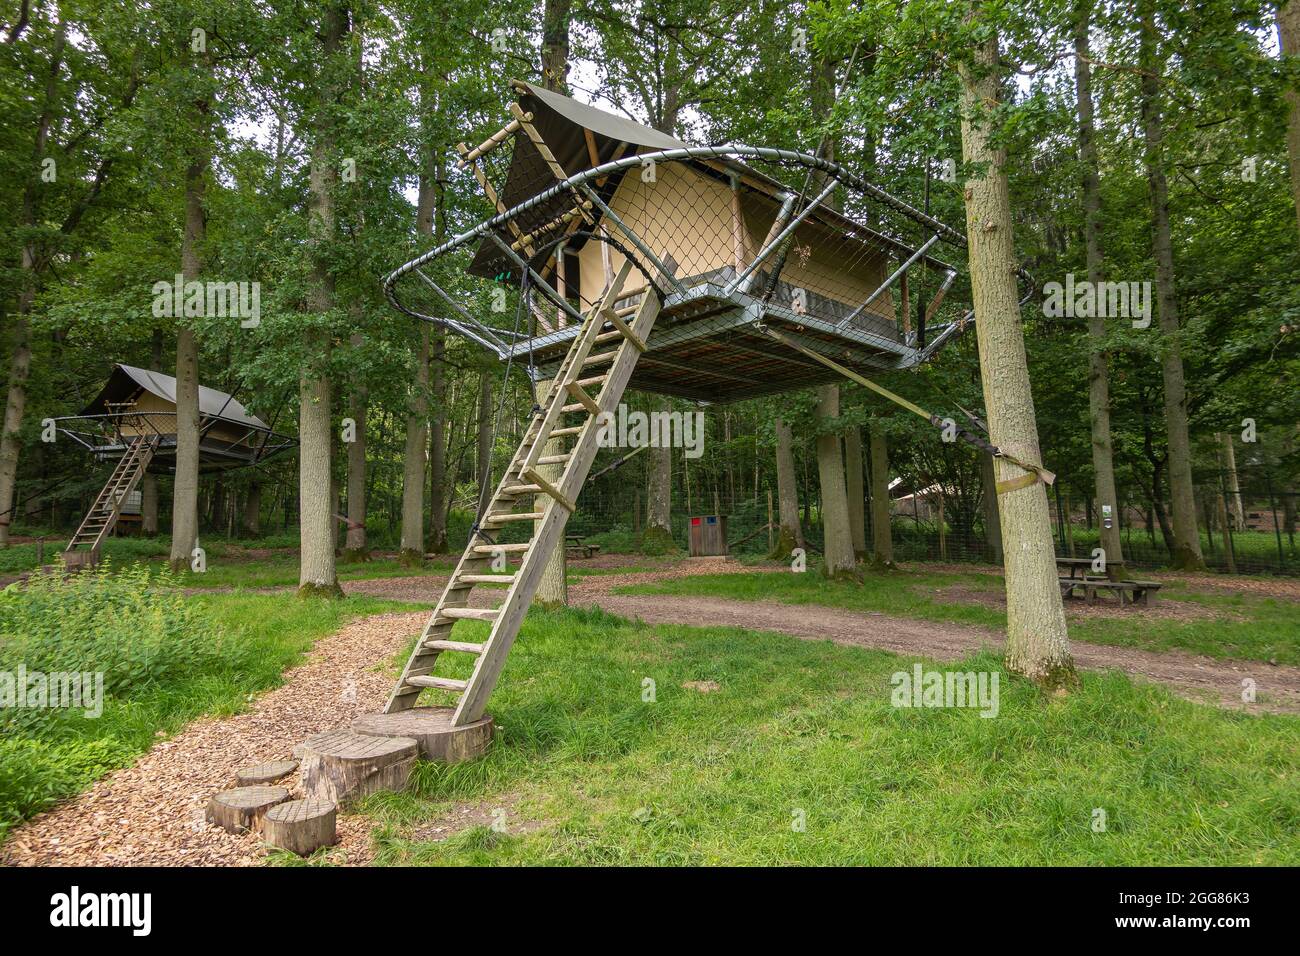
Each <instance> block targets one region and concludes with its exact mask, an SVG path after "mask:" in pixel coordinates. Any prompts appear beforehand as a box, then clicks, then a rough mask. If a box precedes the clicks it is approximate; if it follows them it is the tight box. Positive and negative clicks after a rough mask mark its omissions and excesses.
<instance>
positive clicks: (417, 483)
mask: <svg viewBox="0 0 1300 956" xmlns="http://www.w3.org/2000/svg"><path fill="white" fill-rule="evenodd" d="M428 388H429V326H428V325H427V324H426V325H424V326H422V327H421V329H420V348H419V351H418V352H417V353H416V356H415V381H414V382H413V383H412V389H411V400H410V403H409V404H408V406H407V414H406V451H405V453H404V457H403V459H402V460H403V465H402V542H401V554H400V556H399V560H400V561H401V563H402V564H405V565H408V566H413V565H418V564H421V563H423V561H424V461H425V442H426V438H427V431H426V422H427V420H428V414H429V399H428Z"/></svg>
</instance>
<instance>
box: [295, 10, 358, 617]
mask: <svg viewBox="0 0 1300 956" xmlns="http://www.w3.org/2000/svg"><path fill="white" fill-rule="evenodd" d="M348 22H349V21H348V8H347V6H346V5H343V4H337V3H336V4H333V5H331V6H329V7H328V8H326V10H325V12H324V22H323V24H322V33H321V54H322V59H323V60H324V61H325V62H327V63H328V62H329V61H330V60H331V59H333V58H334V57H335V56H336V54H337V53H338V52H339V50H340V49H341V47H342V45H343V39H344V37H345V35H346V34H347V32H348ZM320 95H321V102H322V104H328V103H330V102H331V100H332V98H333V96H334V90H333V89H332V88H331V86H330V84H326V85H325V87H323V88H322V90H321V94H320ZM333 146H334V136H333V131H332V129H331V128H330V123H329V121H328V120H326V121H324V125H323V127H322V128H320V130H319V131H318V132H317V133H316V137H315V142H313V144H312V149H311V168H310V191H309V195H308V199H307V217H308V236H309V240H310V241H309V249H310V255H311V259H312V270H311V271H312V275H311V284H310V286H309V287H308V290H307V307H308V308H309V309H310V310H311V311H313V312H317V313H324V312H329V311H331V310H332V309H333V308H334V275H333V273H332V272H331V271H330V267H329V251H328V247H329V243H330V240H331V239H332V238H333V236H334V185H335V180H336V178H337V174H336V171H335V167H334V157H333V156H332V155H331V154H332V152H333ZM306 338H307V345H308V356H309V358H308V361H307V363H305V364H304V366H303V370H302V374H301V376H300V378H299V390H298V404H299V417H298V432H299V439H298V440H299V448H298V460H299V465H298V495H299V503H298V523H299V536H300V539H301V549H302V559H301V561H302V563H301V568H300V570H299V585H298V593H299V594H300V595H302V596H311V595H317V594H319V595H324V596H329V597H342V595H343V591H342V589H341V588H340V587H339V583H338V572H337V569H336V567H335V563H334V542H335V518H334V494H333V491H334V488H333V484H334V483H333V469H332V467H331V462H330V457H331V452H332V451H333V448H334V440H333V438H334V436H333V430H332V429H331V427H330V412H331V409H332V407H333V383H332V382H331V380H330V350H331V349H330V346H331V338H330V333H329V331H328V330H326V329H322V330H319V331H313V332H311V333H310V334H308V336H307V337H306Z"/></svg>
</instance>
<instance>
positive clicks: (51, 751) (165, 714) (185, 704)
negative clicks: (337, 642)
mask: <svg viewBox="0 0 1300 956" xmlns="http://www.w3.org/2000/svg"><path fill="white" fill-rule="evenodd" d="M185 600H186V601H187V606H188V607H191V608H192V609H193V610H194V612H195V614H196V616H197V618H198V619H199V620H201V621H203V622H205V623H206V624H207V625H208V627H209V628H210V634H211V635H212V636H213V638H214V640H215V639H217V636H218V635H223V634H224V635H225V638H224V641H225V644H224V646H223V651H222V654H221V655H219V656H215V655H214V656H213V657H209V658H207V659H205V660H202V661H200V662H198V663H197V664H195V666H191V667H188V668H185V669H184V670H183V671H176V670H173V671H169V672H167V673H166V674H163V675H162V676H161V677H160V678H159V679H157V680H148V681H146V682H144V683H143V684H142V685H141V686H136V687H133V688H132V689H131V691H130V693H127V694H123V695H121V696H113V695H106V699H105V702H104V709H103V714H102V715H101V716H100V717H98V718H95V719H88V718H86V717H85V716H83V715H82V714H81V713H80V712H75V711H62V712H58V713H50V712H43V714H42V715H40V716H41V719H40V720H38V721H29V722H22V721H19V722H18V723H17V726H16V728H15V727H10V728H8V729H7V731H6V733H5V734H4V736H3V739H0V840H2V839H3V837H4V835H5V833H6V832H7V830H8V829H9V828H10V827H11V826H13V824H15V823H17V822H18V821H20V820H22V819H25V818H27V817H29V816H31V815H32V814H34V813H37V812H39V811H40V810H42V809H44V808H46V807H48V806H50V805H51V804H52V803H54V802H56V801H58V800H60V799H63V798H66V797H69V796H72V795H74V794H76V793H78V792H80V791H81V790H83V789H85V788H86V787H87V786H89V785H90V784H91V783H92V782H94V781H95V780H96V779H98V778H99V777H101V776H103V775H104V774H106V773H108V772H110V771H112V770H115V769H117V768H119V767H125V766H129V765H130V764H132V763H133V762H134V761H135V759H136V758H137V757H138V756H139V755H140V754H141V753H143V752H145V751H146V750H148V749H149V748H150V747H152V746H153V745H154V744H155V743H157V741H158V738H159V735H160V734H161V735H162V736H169V735H171V734H174V733H176V732H177V731H179V730H180V729H181V728H183V727H184V726H185V725H186V724H187V723H188V722H189V721H191V720H193V719H195V718H196V717H200V716H203V715H227V714H233V713H236V712H238V711H240V710H243V709H244V708H245V707H247V705H248V702H249V701H250V700H251V695H253V694H255V693H257V692H258V691H262V690H266V689H268V688H271V687H274V686H276V685H278V684H279V683H280V682H281V673H282V672H283V671H284V670H285V669H286V668H287V667H290V666H292V665H293V664H294V663H296V662H297V661H298V660H299V659H300V658H301V657H302V655H303V653H304V652H305V651H306V650H308V649H309V648H310V647H311V645H312V644H313V643H314V642H315V640H316V639H317V638H320V637H323V636H325V635H327V634H330V633H332V632H334V631H336V630H337V629H338V628H340V627H341V626H343V624H345V623H346V622H347V621H349V620H351V619H353V618H355V617H358V616H362V615H366V614H376V613H380V612H382V611H386V610H392V609H398V608H400V609H403V610H405V609H406V608H405V607H404V606H402V605H400V604H395V603H393V602H381V601H373V600H366V599H349V600H347V601H300V600H298V599H297V598H296V597H293V596H288V595H248V594H219V595H203V596H201V597H191V598H188V599H185ZM123 613H124V614H127V613H131V608H126V609H124V611H123ZM141 613H146V614H147V613H152V612H151V611H149V610H143V611H142V612H141ZM129 623H130V622H129V620H128V622H127V624H128V626H129ZM141 626H144V625H143V624H142V625H141ZM202 636H203V635H200V637H202ZM125 656H126V655H124V657H125ZM8 666H9V665H8V664H6V665H5V667H6V668H7V667H8ZM114 666H117V665H114ZM69 669H71V668H69ZM111 679H112V673H111V671H110V674H109V676H108V678H106V680H109V681H111ZM20 716H21V715H20Z"/></svg>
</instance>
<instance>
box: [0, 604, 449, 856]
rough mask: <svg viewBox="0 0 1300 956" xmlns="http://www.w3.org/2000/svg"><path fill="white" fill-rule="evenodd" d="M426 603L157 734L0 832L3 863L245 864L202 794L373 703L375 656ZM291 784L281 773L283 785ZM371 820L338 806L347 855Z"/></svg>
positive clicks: (380, 694)
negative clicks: (131, 757)
mask: <svg viewBox="0 0 1300 956" xmlns="http://www.w3.org/2000/svg"><path fill="white" fill-rule="evenodd" d="M425 617H426V615H425V613H424V612H422V611H412V612H411V613H407V614H381V615H376V616H374V617H369V618H365V619H362V620H359V621H354V622H353V623H351V624H349V625H348V626H347V627H345V628H343V629H342V630H341V631H339V632H338V633H337V634H333V635H331V636H329V637H325V638H322V639H321V640H319V641H317V642H316V645H315V647H314V648H313V649H312V651H311V652H310V654H309V655H308V656H307V659H306V660H305V661H304V662H303V663H302V664H301V665H300V666H298V667H295V668H293V669H291V670H289V671H288V672H287V673H286V674H285V683H284V684H283V685H282V686H280V687H277V688H275V689H274V690H271V691H268V692H267V693H265V694H262V695H261V696H260V697H258V698H257V700H256V701H255V702H254V703H253V705H252V706H251V707H250V708H249V710H248V711H247V712H245V713H242V714H237V715H235V716H233V717H221V718H205V719H201V720H197V721H195V722H194V723H192V724H190V725H189V726H188V727H186V728H185V730H183V731H182V732H181V733H179V734H177V735H176V736H175V737H172V738H171V739H170V740H164V741H160V742H159V743H158V744H157V745H155V746H154V748H153V749H152V750H150V751H149V752H148V753H147V754H145V755H144V756H142V757H141V758H140V759H139V760H138V761H137V762H136V763H135V765H133V766H131V767H128V768H126V769H124V770H119V771H117V772H116V773H113V774H110V775H109V776H107V777H105V778H104V779H102V780H100V781H99V782H98V783H96V784H95V785H94V786H92V787H91V788H90V789H89V790H87V791H86V792H85V793H83V794H81V795H80V796H78V797H74V798H73V799H71V800H69V801H68V802H66V803H63V804H60V805H59V806H58V807H56V808H55V809H53V810H51V811H49V812H47V813H43V814H40V815H39V816H37V817H34V818H33V819H31V820H29V821H28V822H27V823H25V824H23V825H22V826H20V827H18V828H16V829H15V830H13V831H11V833H10V835H9V838H8V840H6V841H5V843H4V845H3V846H2V847H0V864H3V865H7V866H24V865H38V866H119V865H129V866H149V865H154V866H169V865H170V866H176V865H180V866H248V865H253V864H256V863H259V862H260V861H261V860H262V858H263V857H265V855H266V851H265V850H264V848H263V847H262V845H261V843H260V842H259V841H258V839H257V838H256V837H253V836H244V837H236V836H231V835H230V834H228V833H226V832H225V831H224V830H221V829H220V828H218V827H214V826H208V825H206V824H205V823H204V822H203V811H204V807H205V806H206V804H207V801H208V798H209V797H211V796H212V794H214V793H216V792H218V791H220V790H224V789H226V788H227V787H232V786H234V775H235V771H236V770H239V769H240V768H242V767H247V766H250V765H252V764H256V763H260V762H262V761H266V760H282V759H286V758H288V757H289V755H290V754H291V752H292V750H293V748H294V747H295V746H296V745H297V744H299V743H301V742H302V741H303V740H305V739H306V738H307V737H309V736H311V735H312V734H315V733H319V732H321V731H323V730H331V729H333V728H336V727H346V726H347V725H348V724H350V723H351V721H352V718H353V717H355V716H356V715H357V714H362V713H373V712H374V711H376V710H378V709H379V708H380V707H382V706H383V703H384V700H385V698H386V696H387V694H388V691H389V690H390V689H391V686H392V684H391V678H390V677H389V676H388V675H386V674H384V673H382V672H381V671H379V670H377V669H376V665H377V664H378V663H379V662H381V661H384V660H385V659H386V658H388V657H389V656H391V655H392V654H394V653H396V652H397V651H398V650H400V649H401V647H402V645H403V644H404V643H405V642H406V641H407V640H408V639H409V638H410V635H411V634H413V633H415V632H416V631H418V630H419V629H420V628H421V627H422V626H423V625H424V620H425ZM295 784H296V778H295V777H290V778H289V782H288V783H287V784H286V786H293V785H295ZM370 827H371V824H370V821H369V820H367V819H366V818H364V817H359V816H355V815H347V814H342V815H340V816H339V837H340V846H341V848H342V850H343V854H344V856H345V858H346V860H347V862H348V863H352V864H364V863H365V862H367V860H368V859H369V854H370Z"/></svg>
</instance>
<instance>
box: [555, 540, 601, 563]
mask: <svg viewBox="0 0 1300 956" xmlns="http://www.w3.org/2000/svg"><path fill="white" fill-rule="evenodd" d="M599 550H600V545H598V544H587V543H586V542H585V541H583V540H582V538H581V537H580V536H578V535H576V534H566V535H565V536H564V556H565V557H566V558H573V559H574V560H575V561H576V560H583V559H586V558H591V557H594V556H595V554H596V552H597V551H599Z"/></svg>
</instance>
